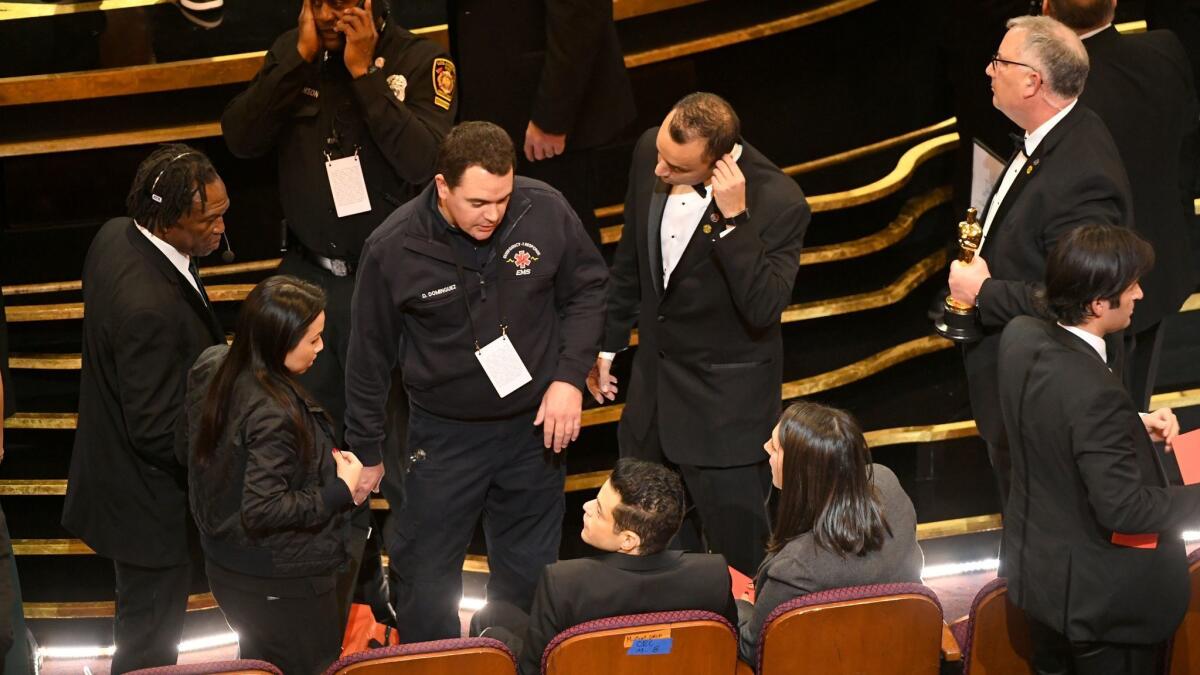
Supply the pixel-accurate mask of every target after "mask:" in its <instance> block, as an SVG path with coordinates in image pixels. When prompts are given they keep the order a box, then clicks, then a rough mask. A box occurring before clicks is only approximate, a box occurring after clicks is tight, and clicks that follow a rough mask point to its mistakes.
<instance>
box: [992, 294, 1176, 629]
mask: <svg viewBox="0 0 1200 675" xmlns="http://www.w3.org/2000/svg"><path fill="white" fill-rule="evenodd" d="M1112 348H1113V347H1112V345H1110V346H1109V350H1110V351H1111V350H1112ZM1118 349H1119V347H1118ZM1000 358H1001V359H1002V361H1003V363H1004V368H1002V369H1001V370H1000V372H999V381H1000V408H1001V410H1002V412H1003V419H1004V426H1005V428H1006V429H1007V430H1008V439H1009V444H1010V446H1011V449H1012V490H1011V492H1010V494H1009V499H1008V505H1007V508H1006V510H1005V512H1004V543H1003V546H1002V547H1001V549H1000V550H1001V551H1002V552H1003V557H1004V560H1003V561H1002V562H1003V565H1004V569H1005V571H1006V575H1007V576H1008V597H1009V598H1010V599H1011V600H1012V601H1013V603H1014V604H1016V605H1017V606H1018V607H1020V608H1021V609H1023V610H1025V612H1027V613H1028V614H1029V615H1030V616H1031V617H1033V618H1034V619H1037V620H1038V621H1041V622H1042V623H1044V624H1046V625H1047V626H1049V627H1051V628H1053V629H1054V630H1056V631H1058V632H1060V633H1062V634H1063V635H1064V636H1066V638H1067V639H1068V640H1071V641H1072V642H1120V643H1129V644H1152V643H1156V642H1161V641H1162V640H1165V639H1167V638H1168V637H1170V635H1171V634H1172V633H1173V632H1174V631H1175V627H1176V626H1178V625H1179V621H1180V620H1181V619H1182V618H1183V615H1184V612H1185V611H1186V610H1187V605H1188V595H1189V593H1188V583H1189V582H1188V571H1187V558H1186V555H1185V553H1184V547H1183V540H1182V538H1181V531H1182V530H1183V529H1184V526H1185V525H1186V526H1191V525H1194V524H1195V522H1196V519H1197V517H1198V516H1200V486H1194V485H1193V486H1187V487H1169V486H1168V485H1167V480H1166V476H1165V474H1164V473H1163V469H1162V466H1161V465H1160V463H1159V462H1160V460H1159V457H1158V453H1157V452H1156V451H1155V449H1154V446H1153V445H1152V444H1151V442H1150V437H1149V436H1148V435H1147V434H1146V429H1145V426H1144V425H1143V423H1142V421H1141V419H1140V418H1139V417H1138V411H1137V407H1136V406H1135V405H1134V403H1133V400H1132V399H1131V398H1130V397H1129V394H1128V392H1126V391H1125V388H1124V385H1123V384H1122V382H1121V378H1120V376H1119V375H1117V374H1114V373H1112V372H1110V371H1109V370H1108V368H1107V367H1105V363H1104V361H1101V360H1100V355H1099V354H1098V353H1097V352H1096V350H1094V349H1092V347H1091V346H1089V345H1088V344H1087V343H1085V342H1084V341H1083V340H1082V339H1080V338H1079V337H1077V336H1075V335H1072V334H1071V333H1070V332H1068V331H1066V330H1064V329H1063V328H1061V327H1059V326H1057V325H1055V324H1054V323H1053V322H1050V321H1045V320H1042V319H1037V318H1034V317H1031V316H1023V317H1018V318H1016V319H1013V320H1012V321H1011V322H1010V323H1009V324H1008V327H1007V328H1005V329H1004V333H1003V335H1002V336H1001V338H1000ZM1113 532H1120V533H1124V534H1140V533H1151V532H1152V533H1157V534H1158V546H1157V548H1154V549H1149V550H1147V549H1138V548H1129V547H1125V546H1118V545H1115V544H1113V543H1112V542H1111V538H1112V534H1113Z"/></svg>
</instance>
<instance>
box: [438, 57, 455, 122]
mask: <svg viewBox="0 0 1200 675" xmlns="http://www.w3.org/2000/svg"><path fill="white" fill-rule="evenodd" d="M454 84H455V75H454V63H453V62H451V61H450V59H445V58H436V59H434V60H433V102H434V104H436V105H437V106H438V107H439V108H441V109H442V110H449V109H450V101H452V100H454Z"/></svg>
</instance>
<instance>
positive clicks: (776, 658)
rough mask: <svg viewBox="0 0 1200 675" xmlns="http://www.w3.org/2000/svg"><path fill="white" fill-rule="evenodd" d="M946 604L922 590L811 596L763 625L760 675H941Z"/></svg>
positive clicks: (900, 587)
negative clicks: (799, 674) (943, 612)
mask: <svg viewBox="0 0 1200 675" xmlns="http://www.w3.org/2000/svg"><path fill="white" fill-rule="evenodd" d="M941 644H942V605H941V603H939V602H938V599H937V596H936V595H935V594H934V592H933V591H932V590H930V589H929V588H927V587H925V586H922V585H921V584H876V585H871V586H851V587H848V588H835V589H830V590H827V591H821V592H819V593H810V594H808V595H802V596H800V597H798V598H795V599H792V600H789V601H788V602H785V603H783V604H782V605H780V606H779V607H776V608H775V610H774V611H772V612H771V614H770V615H768V616H767V620H766V622H765V623H764V624H763V635H762V640H761V641H760V645H759V652H758V672H759V673H760V674H761V675H788V674H791V673H797V672H805V673H871V674H872V675H937V673H938V669H939V667H940V656H941Z"/></svg>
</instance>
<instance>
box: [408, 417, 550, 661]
mask: <svg viewBox="0 0 1200 675" xmlns="http://www.w3.org/2000/svg"><path fill="white" fill-rule="evenodd" d="M533 417H534V415H533V412H532V411H531V412H530V413H529V414H527V415H521V416H518V417H514V418H512V419H509V420H504V421H499V422H462V421H457V420H449V419H445V418H442V417H438V416H435V415H432V414H430V413H428V412H426V411H423V410H421V409H420V408H417V407H416V406H413V407H412V408H411V411H410V414H409V436H408V447H409V448H412V453H413V455H414V457H415V459H414V461H413V462H412V464H411V466H410V468H409V473H408V476H407V478H406V490H407V493H408V505H407V507H406V508H405V510H404V512H403V513H402V514H400V516H399V517H398V518H397V519H396V520H397V522H396V531H395V532H394V533H393V536H392V537H391V542H390V549H389V553H390V559H389V564H390V567H391V570H390V571H391V575H392V581H393V582H394V584H393V593H394V594H395V598H396V618H397V621H398V622H399V631H400V639H401V640H403V641H404V642H419V641H423V640H438V639H443V638H452V637H455V638H456V637H459V635H460V634H461V626H460V624H459V618H458V606H459V600H460V599H461V598H462V564H463V560H464V558H465V557H466V553H467V545H468V544H469V543H470V542H471V535H472V534H473V533H474V531H475V524H476V523H477V522H478V521H479V518H480V515H481V514H482V516H483V531H484V535H485V540H486V544H487V554H488V566H489V568H490V574H489V576H488V584H487V599H488V601H489V602H491V601H494V600H502V601H505V602H508V603H511V604H513V605H515V606H517V607H520V608H521V609H522V610H524V611H525V612H528V611H529V607H530V605H531V603H532V602H533V591H534V589H535V588H536V586H537V581H538V578H539V577H540V576H541V573H542V568H543V567H545V566H546V565H548V564H550V563H553V562H555V561H556V560H557V559H558V545H559V541H560V540H561V538H562V519H563V509H564V505H563V482H564V480H565V478H566V475H565V471H566V469H565V465H564V464H563V462H562V460H561V457H560V456H556V455H554V454H553V453H551V452H550V451H549V450H546V449H545V448H543V447H542V430H541V427H535V426H533Z"/></svg>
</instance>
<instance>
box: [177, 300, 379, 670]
mask: <svg viewBox="0 0 1200 675" xmlns="http://www.w3.org/2000/svg"><path fill="white" fill-rule="evenodd" d="M324 310H325V295H324V293H323V292H322V291H321V289H319V288H317V287H316V286H313V285H312V284H309V283H307V282H304V281H301V280H299V279H297V278H295V277H287V276H275V277H271V278H269V279H267V280H265V281H263V282H262V283H260V284H258V285H257V286H255V287H254V290H252V291H250V294H249V295H248V296H246V300H245V302H244V303H243V304H242V309H241V314H240V315H239V317H238V324H237V333H236V335H235V337H234V340H233V344H232V345H231V346H229V347H226V346H225V345H217V346H214V347H209V348H208V349H207V350H205V351H204V352H203V353H202V354H201V355H200V358H198V359H197V360H196V364H195V366H193V367H192V370H191V372H190V373H189V374H188V392H187V420H186V427H185V428H184V429H183V432H184V434H185V436H184V438H183V439H181V440H182V442H181V444H180V445H181V446H184V447H186V448H187V450H188V457H187V466H188V488H189V489H188V492H189V495H190V499H191V507H192V515H193V516H194V517H195V520H196V526H197V528H198V529H199V530H200V543H201V546H202V548H203V549H204V560H205V569H206V571H207V573H208V580H209V585H210V587H211V588H212V592H213V595H214V596H215V597H216V599H217V604H218V605H220V607H221V611H222V612H224V614H225V618H226V619H227V620H228V621H229V625H230V626H231V627H232V628H233V629H234V630H235V631H237V633H238V641H239V643H240V647H241V656H242V658H255V659H263V660H265V661H269V662H271V663H274V664H275V665H276V666H279V667H280V669H282V670H283V672H285V673H288V674H289V675H291V674H292V673H297V674H298V675H303V674H306V673H320V672H323V671H324V670H325V669H326V668H328V667H329V665H330V664H331V663H333V661H334V660H335V659H337V657H338V654H339V652H340V651H341V642H342V633H341V626H342V621H343V620H344V619H345V617H343V616H341V615H340V612H339V610H338V601H337V592H336V590H335V585H336V584H335V575H336V573H337V570H338V568H339V567H341V566H342V565H343V564H345V562H346V560H347V554H346V546H347V537H348V535H349V527H350V521H349V509H350V505H351V500H352V497H351V490H352V488H353V487H354V485H355V484H356V483H357V481H358V476H359V473H360V472H361V471H362V464H361V463H359V461H358V460H357V459H355V457H354V455H352V454H350V453H348V452H340V451H338V450H337V449H335V448H334V443H333V432H332V429H331V426H330V422H329V418H328V417H327V416H326V415H325V413H324V411H322V410H321V408H320V407H318V406H317V405H316V404H315V403H313V401H312V398H311V397H310V396H309V395H308V394H307V393H306V392H305V391H304V389H303V388H302V387H301V386H300V384H299V383H298V382H297V381H296V379H295V376H296V375H299V374H300V373H303V372H304V371H306V370H308V369H309V367H310V366H312V364H313V361H315V360H316V358H317V354H318V353H319V352H320V351H321V348H322V341H321V331H322V329H323V327H324V325H325V311H324ZM189 441H190V442H189Z"/></svg>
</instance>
